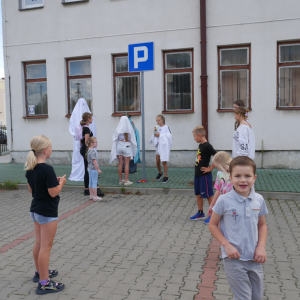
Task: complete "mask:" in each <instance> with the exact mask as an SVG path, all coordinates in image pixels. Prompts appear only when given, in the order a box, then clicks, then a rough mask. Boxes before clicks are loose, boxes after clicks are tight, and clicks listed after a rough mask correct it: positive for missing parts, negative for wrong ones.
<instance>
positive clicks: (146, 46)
mask: <svg viewBox="0 0 300 300" xmlns="http://www.w3.org/2000/svg"><path fill="white" fill-rule="evenodd" d="M128 61H129V72H141V71H153V70H154V43H143V44H133V45H129V46H128Z"/></svg>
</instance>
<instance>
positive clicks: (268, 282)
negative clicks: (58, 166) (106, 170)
mask: <svg viewBox="0 0 300 300" xmlns="http://www.w3.org/2000/svg"><path fill="white" fill-rule="evenodd" d="M104 199H105V200H104V201H101V202H95V203H91V204H90V205H88V206H86V207H84V208H82V209H81V210H79V211H77V212H75V213H74V214H73V215H70V216H68V217H67V218H65V219H63V220H61V221H60V222H59V225H58V231H57V235H56V238H55V241H54V245H53V249H52V252H51V261H50V267H51V268H58V269H59V275H58V276H57V278H55V279H56V280H57V281H62V282H64V283H65V285H66V289H65V290H64V291H63V292H61V293H58V294H53V295H51V299H55V300H56V299H57V300H66V299H68V300H73V299H80V300H86V299H102V300H103V299H105V300H106V299H107V300H114V299H117V300H122V299H126V300H130V299H138V300H141V299H148V300H151V299H154V300H155V299H157V300H168V299H172V300H174V299H182V300H189V299H191V300H192V299H195V300H196V299H205V298H201V297H200V296H201V295H198V292H199V290H198V288H197V287H198V285H199V284H201V279H200V276H201V274H204V273H203V269H204V268H209V264H208V265H207V264H206V265H205V263H206V262H208V261H206V260H205V258H207V255H208V253H207V251H208V250H209V245H210V243H211V238H212V237H211V234H210V232H209V230H208V227H207V226H206V225H205V224H203V222H201V221H199V222H192V221H190V220H189V217H190V216H191V215H193V213H194V212H195V210H196V201H195V197H187V196H165V195H163V196H155V195H141V196H138V195H114V194H108V195H106V196H105V198H104ZM87 200H88V199H87V197H84V196H82V195H81V194H80V193H69V192H63V193H61V202H60V207H59V215H62V214H65V213H67V212H69V211H71V210H73V209H75V208H77V207H79V206H80V205H82V204H84V203H86V201H87ZM0 201H1V212H0V216H1V218H2V222H1V225H0V226H1V227H0V228H1V229H2V230H1V232H3V233H5V234H3V235H1V238H0V247H1V246H3V245H6V244H8V243H11V242H13V241H14V240H15V239H17V238H19V237H21V236H23V235H24V234H26V233H28V232H31V231H32V228H33V225H32V222H31V220H30V216H29V206H30V201H31V196H30V194H29V192H27V191H25V190H22V191H4V192H2V193H1V194H0ZM266 202H267V206H268V209H269V214H268V216H267V218H266V219H267V224H268V230H269V234H268V241H267V248H266V250H267V253H268V259H267V262H266V264H265V265H264V272H265V281H264V297H263V299H264V300H266V299H272V300H276V299H298V298H299V295H300V289H299V285H298V282H299V280H300V271H299V266H300V262H299V249H300V248H299V245H300V229H299V228H300V227H299V224H300V203H298V202H297V201H294V200H267V201H266ZM205 209H207V202H206V201H205ZM174 214H175V215H174ZM33 243H34V237H30V238H29V239H28V240H27V241H24V242H21V243H20V244H18V245H17V246H16V247H14V248H12V249H10V250H8V251H7V252H5V253H2V254H1V258H2V259H1V260H0V278H1V280H0V293H1V297H0V298H1V300H2V299H3V300H7V299H16V300H19V299H26V300H27V299H30V300H35V299H41V297H40V296H37V295H36V294H35V287H36V284H34V283H33V282H32V276H33V272H34V263H33V259H32V254H31V251H32V246H33ZM211 249H212V250H211V251H213V252H214V253H215V251H217V247H213V248H211ZM218 267H219V268H220V269H219V271H217V273H216V281H215V282H214V285H215V286H216V290H215V291H213V295H214V298H215V299H218V300H219V299H220V300H221V299H232V293H231V291H230V289H229V285H228V283H227V280H226V276H225V272H224V267H223V263H222V262H219V263H218ZM207 274H208V273H207ZM209 276H211V277H212V278H215V277H213V276H214V274H213V273H212V274H210V273H209ZM196 295H197V296H196ZM207 299H208V298H207ZM212 299H213V298H212Z"/></svg>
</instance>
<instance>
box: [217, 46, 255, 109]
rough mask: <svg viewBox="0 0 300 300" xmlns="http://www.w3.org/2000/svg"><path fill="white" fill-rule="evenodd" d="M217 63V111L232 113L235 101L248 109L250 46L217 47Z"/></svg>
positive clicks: (249, 104)
mask: <svg viewBox="0 0 300 300" xmlns="http://www.w3.org/2000/svg"><path fill="white" fill-rule="evenodd" d="M218 61H219V63H218V65H219V101H218V111H232V109H233V103H234V102H235V101H236V100H242V101H243V102H244V104H245V107H246V108H249V109H250V108H251V97H250V90H251V88H250V78H251V76H250V70H251V68H250V67H251V63H250V61H251V55H250V45H249V46H232V47H219V48H218Z"/></svg>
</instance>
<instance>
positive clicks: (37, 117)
mask: <svg viewBox="0 0 300 300" xmlns="http://www.w3.org/2000/svg"><path fill="white" fill-rule="evenodd" d="M47 118H48V116H27V117H23V119H47Z"/></svg>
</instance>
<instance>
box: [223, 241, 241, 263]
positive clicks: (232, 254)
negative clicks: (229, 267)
mask: <svg viewBox="0 0 300 300" xmlns="http://www.w3.org/2000/svg"><path fill="white" fill-rule="evenodd" d="M224 249H225V252H226V254H227V256H228V258H229V259H232V258H237V259H239V258H240V257H241V254H240V253H239V251H237V250H236V248H235V247H233V246H232V245H231V244H229V243H228V245H226V246H225V247H224Z"/></svg>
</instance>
